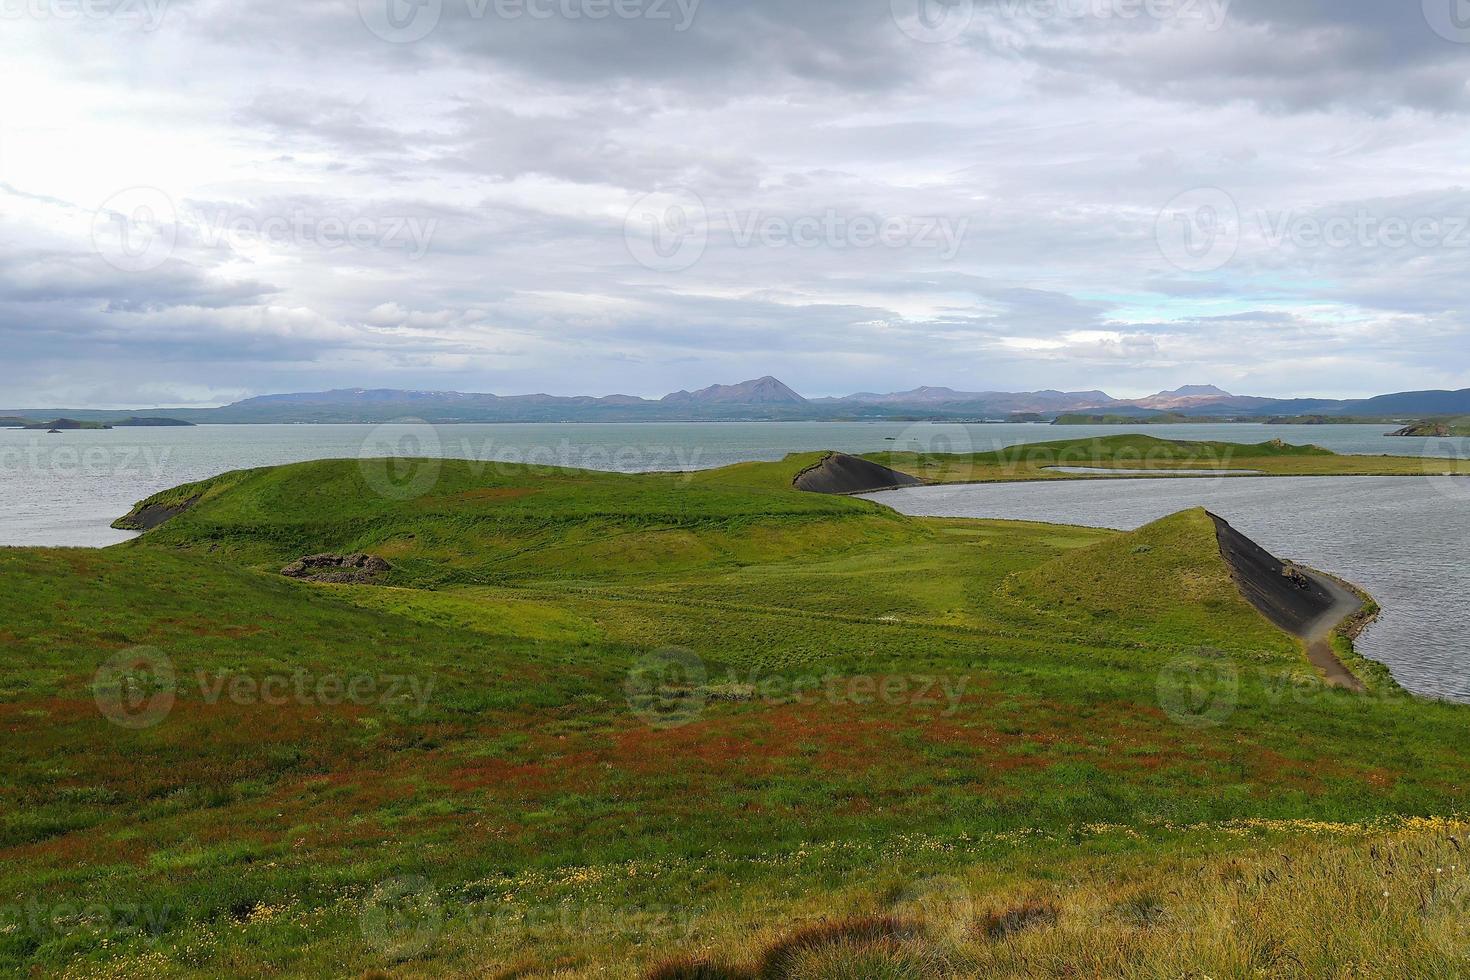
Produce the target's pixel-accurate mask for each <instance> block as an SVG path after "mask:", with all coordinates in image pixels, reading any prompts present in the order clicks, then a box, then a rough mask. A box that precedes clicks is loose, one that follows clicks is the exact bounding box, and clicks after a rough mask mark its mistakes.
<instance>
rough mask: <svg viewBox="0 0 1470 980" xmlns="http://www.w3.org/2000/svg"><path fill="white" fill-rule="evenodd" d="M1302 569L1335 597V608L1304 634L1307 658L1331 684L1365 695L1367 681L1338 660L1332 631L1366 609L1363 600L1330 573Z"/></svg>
mask: <svg viewBox="0 0 1470 980" xmlns="http://www.w3.org/2000/svg"><path fill="white" fill-rule="evenodd" d="M1301 571H1302V573H1303V574H1305V575H1307V576H1309V577H1310V578H1311V579H1312V581H1314V582H1316V583H1317V584H1318V585H1320V586H1321V587H1322V588H1324V589H1326V590H1327V592H1328V593H1330V594H1331V596H1332V608H1331V609H1328V610H1327V611H1326V612H1325V613H1323V614H1322V615H1321V616H1319V617H1318V618H1317V619H1316V620H1314V621H1313V622H1312V623H1311V624H1309V625H1308V626H1307V628H1306V629H1305V630H1304V631H1303V632H1302V634H1301V638H1302V640H1303V641H1304V642H1305V643H1306V644H1307V659H1308V660H1310V661H1311V662H1312V665H1313V666H1314V667H1316V668H1317V669H1318V670H1320V671H1321V672H1322V673H1323V675H1325V676H1326V678H1327V683H1329V684H1331V685H1332V686H1334V687H1344V688H1347V689H1348V690H1350V691H1357V692H1358V693H1359V694H1362V693H1363V692H1364V691H1366V690H1367V688H1366V687H1364V686H1363V682H1362V681H1360V680H1358V678H1357V677H1356V676H1355V675H1354V674H1353V672H1352V671H1350V670H1348V669H1347V667H1345V666H1343V663H1342V661H1341V660H1338V659H1337V654H1335V653H1333V652H1332V632H1333V630H1335V629H1337V627H1338V626H1340V625H1342V623H1343V621H1344V620H1346V619H1348V618H1349V617H1351V616H1353V615H1354V614H1356V613H1357V612H1358V610H1360V609H1362V608H1363V600H1362V599H1359V598H1358V597H1357V596H1356V595H1355V594H1353V593H1352V592H1351V591H1349V590H1348V589H1345V588H1343V587H1342V586H1341V585H1339V584H1338V583H1337V582H1336V581H1335V580H1334V579H1332V578H1329V577H1328V576H1326V575H1322V574H1320V573H1318V572H1314V571H1311V570H1310V569H1301Z"/></svg>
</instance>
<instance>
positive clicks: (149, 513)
mask: <svg viewBox="0 0 1470 980" xmlns="http://www.w3.org/2000/svg"><path fill="white" fill-rule="evenodd" d="M198 502H199V498H198V497H190V498H188V499H187V500H181V501H179V502H178V503H174V504H163V503H152V504H150V503H141V504H139V505H138V506H136V507H134V508H133V512H132V513H131V514H128V515H127V516H126V517H120V518H118V519H117V520H115V521H113V522H112V526H113V527H115V528H117V529H118V530H120V531H151V530H153V529H154V528H155V527H158V526H159V525H160V524H163V523H165V522H166V521H169V520H172V519H173V518H175V517H178V516H179V515H180V514H182V513H183V512H184V511H186V510H188V509H189V508H190V507H193V506H194V505H195V504H197V503H198Z"/></svg>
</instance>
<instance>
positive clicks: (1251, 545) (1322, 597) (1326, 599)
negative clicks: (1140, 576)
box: [1210, 514, 1338, 637]
mask: <svg viewBox="0 0 1470 980" xmlns="http://www.w3.org/2000/svg"><path fill="white" fill-rule="evenodd" d="M1210 517H1211V518H1213V520H1214V521H1215V532H1216V535H1217V536H1218V537H1219V539H1220V553H1221V554H1222V555H1224V556H1225V560H1226V562H1228V563H1229V565H1230V569H1231V572H1232V573H1233V574H1234V576H1235V581H1236V584H1237V585H1239V586H1240V591H1241V592H1242V593H1243V594H1244V595H1245V597H1246V599H1247V600H1249V601H1250V604H1251V605H1253V606H1255V607H1256V608H1257V609H1259V610H1260V611H1261V612H1262V613H1263V614H1264V615H1265V617H1266V618H1267V619H1269V620H1271V622H1273V623H1275V624H1276V625H1277V626H1279V627H1281V628H1282V629H1284V630H1286V631H1287V632H1288V633H1291V634H1293V635H1294V636H1301V637H1305V636H1308V635H1309V634H1311V633H1312V631H1313V628H1314V627H1315V626H1316V624H1317V623H1319V622H1320V621H1321V619H1322V617H1324V616H1326V615H1327V614H1328V613H1330V612H1332V611H1333V608H1334V607H1335V606H1336V605H1337V604H1338V597H1337V595H1336V594H1335V593H1334V592H1333V591H1332V590H1331V589H1329V588H1328V587H1327V586H1326V584H1324V583H1323V582H1322V581H1320V580H1319V579H1318V578H1317V577H1316V576H1315V575H1312V574H1310V573H1308V572H1307V571H1306V570H1304V569H1299V568H1296V567H1294V566H1291V565H1287V564H1286V563H1285V562H1283V561H1282V560H1281V559H1280V558H1277V557H1276V556H1275V555H1273V554H1271V553H1270V552H1269V551H1267V550H1266V549H1265V548H1262V547H1261V546H1260V545H1258V544H1256V543H1255V542H1254V541H1252V540H1251V539H1250V538H1248V537H1246V536H1245V535H1244V534H1241V533H1240V532H1239V531H1237V530H1236V529H1235V528H1233V527H1231V526H1230V524H1229V523H1228V522H1227V521H1226V520H1225V519H1224V518H1222V517H1218V516H1216V515H1214V514H1211V515H1210Z"/></svg>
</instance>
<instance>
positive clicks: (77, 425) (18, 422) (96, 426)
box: [0, 415, 194, 432]
mask: <svg viewBox="0 0 1470 980" xmlns="http://www.w3.org/2000/svg"><path fill="white" fill-rule="evenodd" d="M193 425H194V423H193V422H184V421H181V420H180V419H166V418H148V417H143V416H138V415H131V416H129V417H127V418H125V419H120V420H118V421H116V422H101V421H85V422H84V421H80V420H78V419H52V420H51V421H50V422H37V421H35V420H34V419H24V418H18V417H15V416H7V417H5V418H0V428H10V429H32V430H37V431H47V432H64V431H69V430H75V429H86V430H90V431H100V430H103V429H124V428H136V427H149V428H153V427H172V426H188V427H191V428H192V427H193Z"/></svg>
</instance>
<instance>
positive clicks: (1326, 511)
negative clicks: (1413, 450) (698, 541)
mask: <svg viewBox="0 0 1470 980" xmlns="http://www.w3.org/2000/svg"><path fill="white" fill-rule="evenodd" d="M868 499H870V500H877V501H880V502H882V503H884V504H887V505H888V506H890V507H893V508H895V509H897V510H899V511H902V512H903V513H905V514H913V515H923V516H934V517H993V518H1001V519H1006V520H1025V521H1048V522H1053V523H1059V524H1086V525H1089V526H1092V527H1112V528H1119V529H1123V530H1131V529H1133V528H1136V527H1140V526H1141V525H1143V524H1147V523H1148V522H1150V521H1153V520H1157V519H1158V518H1160V517H1165V516H1167V515H1169V514H1172V513H1176V512H1178V511H1181V510H1184V509H1186V508H1189V507H1198V506H1205V507H1208V508H1209V509H1210V510H1212V511H1214V512H1215V513H1217V514H1219V515H1220V516H1222V517H1224V518H1225V519H1226V520H1228V521H1230V523H1231V524H1233V525H1235V526H1236V527H1237V528H1239V529H1240V530H1241V531H1243V532H1244V533H1246V534H1248V535H1250V536H1251V537H1252V538H1254V539H1255V540H1256V541H1258V542H1260V543H1261V544H1262V545H1264V546H1265V547H1266V548H1268V549H1270V550H1271V551H1273V552H1275V553H1276V554H1277V555H1279V556H1280V557H1283V558H1289V559H1292V560H1294V561H1298V562H1301V563H1303V564H1306V565H1311V566H1312V567H1314V568H1320V569H1322V570H1323V571H1327V572H1331V573H1333V574H1335V575H1339V576H1341V577H1342V578H1345V579H1347V580H1348V581H1350V582H1353V583H1355V584H1357V585H1359V586H1361V587H1362V588H1364V589H1366V590H1368V592H1369V593H1371V594H1372V595H1373V597H1374V598H1375V599H1377V600H1378V602H1379V604H1380V605H1382V606H1383V616H1382V618H1381V619H1380V620H1379V621H1378V622H1377V623H1376V624H1375V625H1373V626H1372V627H1370V628H1369V630H1368V631H1367V632H1366V633H1365V634H1364V635H1363V637H1362V639H1361V640H1360V641H1359V645H1358V646H1359V650H1360V651H1361V652H1362V653H1363V654H1364V656H1367V657H1370V658H1372V659H1374V660H1377V661H1380V662H1381V663H1383V664H1386V665H1387V666H1388V667H1389V669H1390V670H1392V671H1393V675H1394V677H1396V678H1397V679H1398V681H1399V682H1400V683H1401V684H1403V685H1404V686H1405V687H1406V688H1408V689H1409V690H1411V691H1414V692H1416V693H1419V694H1426V695H1432V696H1436V697H1444V698H1451V699H1453V700H1457V701H1470V602H1467V599H1470V563H1467V562H1466V561H1465V560H1464V555H1463V554H1462V552H1463V549H1464V547H1465V545H1466V542H1470V479H1466V478H1463V477H1289V478H1280V477H1278V478H1263V479H1253V478H1250V477H1243V478H1229V479H1219V480H1210V479H1193V480H1177V479H1153V480H1106V481H1075V482H1055V483H1044V484H1042V483H1023V484H987V485H975V486H949V487H916V488H913V489H908V490H892V491H888V492H886V493H880V494H872V495H870V496H869V498H868Z"/></svg>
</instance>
